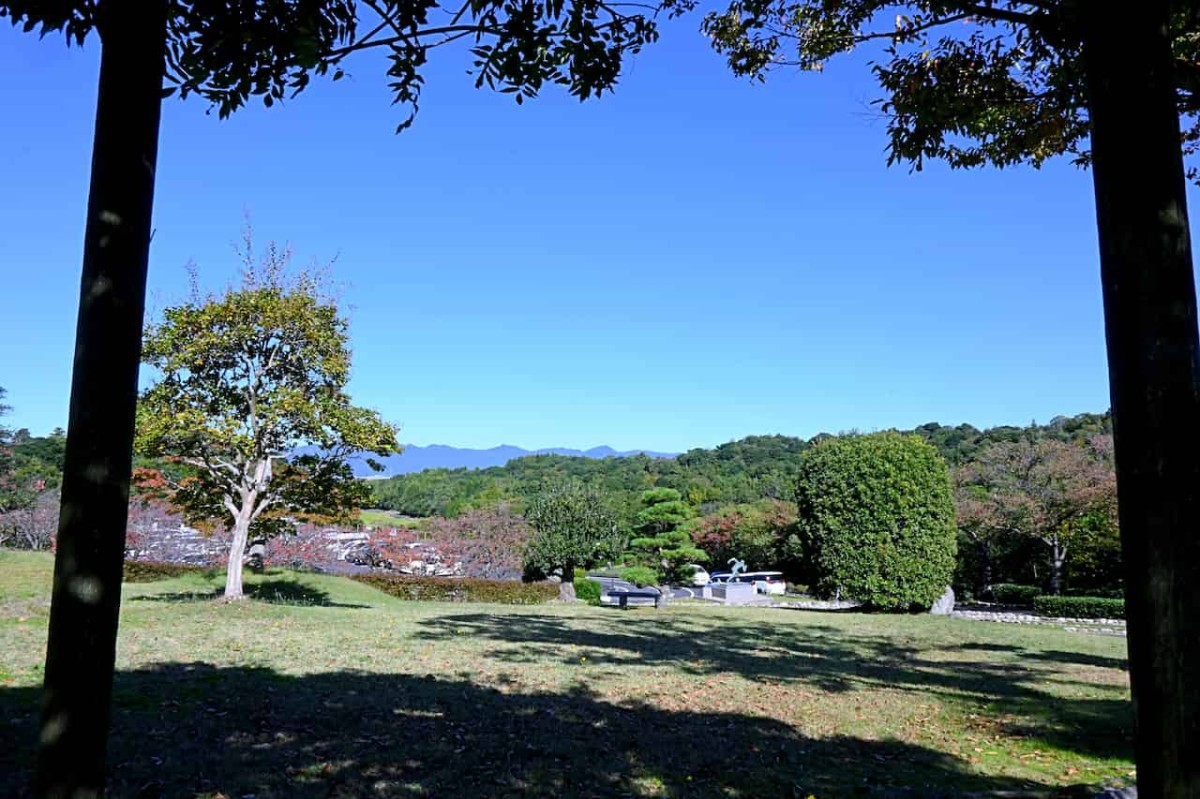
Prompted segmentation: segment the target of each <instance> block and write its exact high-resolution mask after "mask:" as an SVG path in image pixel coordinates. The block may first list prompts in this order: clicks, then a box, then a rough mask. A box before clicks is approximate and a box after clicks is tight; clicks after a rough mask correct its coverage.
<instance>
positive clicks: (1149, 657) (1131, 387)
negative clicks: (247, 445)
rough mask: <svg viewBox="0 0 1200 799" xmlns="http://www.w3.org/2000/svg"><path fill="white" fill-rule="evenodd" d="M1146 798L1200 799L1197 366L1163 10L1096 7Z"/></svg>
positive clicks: (1106, 236)
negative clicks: (1191, 798) (1190, 798)
mask: <svg viewBox="0 0 1200 799" xmlns="http://www.w3.org/2000/svg"><path fill="white" fill-rule="evenodd" d="M1081 8H1085V9H1086V10H1085V11H1084V12H1083V13H1084V15H1085V26H1086V30H1085V42H1084V65H1085V69H1086V75H1087V82H1088V92H1089V110H1090V113H1091V121H1092V153H1093V157H1094V159H1095V160H1094V169H1093V174H1094V180H1095V187H1096V216H1097V223H1098V228H1099V238H1100V264H1101V273H1102V278H1103V284H1104V318H1105V328H1106V333H1107V339H1108V364H1109V382H1110V387H1111V392H1112V408H1113V427H1114V434H1115V442H1116V459H1117V485H1118V487H1119V490H1120V522H1121V545H1122V551H1123V556H1124V560H1125V570H1126V588H1125V591H1126V607H1127V615H1128V619H1129V661H1130V672H1131V678H1132V683H1133V699H1134V712H1135V718H1136V738H1137V742H1136V751H1137V767H1138V768H1137V773H1138V788H1139V794H1140V795H1142V796H1146V797H1154V798H1155V799H1160V797H1165V798H1166V799H1176V797H1178V798H1179V799H1182V798H1183V797H1197V796H1200V757H1197V756H1196V755H1197V753H1198V752H1200V629H1198V628H1200V591H1198V590H1197V589H1196V587H1197V586H1198V585H1200V393H1198V386H1200V379H1198V378H1200V359H1198V357H1197V350H1198V347H1197V330H1196V291H1195V285H1194V278H1193V274H1192V257H1191V245H1190V243H1189V241H1188V222H1187V208H1186V203H1185V185H1184V175H1183V164H1182V159H1181V155H1180V136H1179V117H1178V115H1177V113H1176V109H1175V92H1174V81H1173V80H1172V74H1171V72H1172V65H1171V47H1170V39H1169V34H1168V30H1167V19H1168V4H1167V2H1166V0H1143V2H1138V3H1133V2H1117V1H1116V0H1095V2H1092V3H1088V4H1086V6H1081Z"/></svg>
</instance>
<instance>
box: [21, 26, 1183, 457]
mask: <svg viewBox="0 0 1200 799" xmlns="http://www.w3.org/2000/svg"><path fill="white" fill-rule="evenodd" d="M664 34H665V35H664V36H663V39H662V41H660V42H659V43H658V44H656V45H655V46H653V47H651V48H648V49H647V50H645V51H644V52H643V53H642V54H641V55H640V56H638V57H637V58H636V59H635V60H633V61H632V62H631V64H630V65H629V68H628V70H627V74H626V75H625V77H624V79H623V81H622V84H621V85H620V86H619V87H618V90H617V92H616V93H615V94H613V95H609V96H606V97H605V98H604V99H602V100H600V101H589V102H587V103H585V104H582V105H581V104H580V103H579V102H577V101H575V100H573V99H572V98H570V97H567V96H565V95H564V94H561V93H559V92H558V91H556V90H553V89H551V90H548V91H547V92H546V93H544V95H543V96H542V97H541V98H539V99H538V100H536V101H534V102H532V103H526V104H525V106H523V107H517V106H516V105H515V104H514V103H513V102H512V100H511V98H509V97H501V96H496V95H490V94H488V93H487V92H486V91H476V90H475V89H474V88H473V87H472V85H471V80H470V78H469V77H468V76H466V75H465V74H464V71H465V69H466V66H467V60H466V58H465V57H464V56H463V54H462V53H449V52H447V53H442V54H438V57H435V59H434V61H433V63H432V65H431V68H430V69H429V72H428V85H427V87H426V91H425V95H424V100H423V106H422V111H421V114H420V116H419V117H418V119H417V123H416V125H415V127H414V128H413V129H411V130H410V131H408V132H406V133H404V134H402V135H400V136H396V135H394V133H393V130H394V127H395V124H396V122H398V121H399V120H400V117H401V112H400V109H398V108H395V107H393V106H391V105H390V97H389V95H388V93H387V89H386V79H385V77H384V75H383V73H382V68H381V66H380V64H378V63H376V62H374V61H360V62H353V63H352V64H351V65H350V68H349V71H350V73H351V77H350V78H348V79H347V80H345V81H342V82H340V83H337V84H332V85H330V84H319V85H314V87H313V88H311V89H310V90H309V91H308V92H307V93H305V94H304V95H302V96H301V97H299V98H297V99H296V100H294V101H291V102H289V103H288V104H286V105H285V106H283V107H279V106H276V107H275V108H273V109H269V110H268V109H263V108H261V107H252V108H250V109H247V110H245V111H243V112H240V113H239V114H238V115H236V116H235V117H233V118H231V119H229V120H225V121H219V120H218V119H217V117H216V115H215V113H214V114H212V115H207V114H206V113H205V112H206V107H205V105H204V104H203V102H201V101H195V100H189V101H188V102H186V103H181V102H178V101H176V100H170V101H168V102H167V104H166V106H165V112H164V120H163V129H162V144H161V150H160V164H159V180H158V187H157V204H156V216H155V229H156V232H155V237H154V243H153V248H152V252H151V276H150V284H151V302H150V305H151V312H153V311H154V309H161V308H162V307H163V306H164V305H167V304H170V303H171V302H173V301H176V300H179V299H181V298H182V297H183V296H184V292H185V290H186V272H185V269H184V265H185V264H186V263H187V262H188V261H189V260H193V261H195V262H196V264H197V265H198V266H199V269H200V275H201V279H202V281H203V282H204V283H205V284H207V285H211V286H219V285H223V284H225V283H226V282H228V281H229V280H230V279H231V278H233V277H234V276H235V274H236V269H237V262H236V260H235V258H234V256H233V253H232V248H231V244H232V242H233V241H234V240H235V239H236V238H237V236H238V233H239V228H240V226H241V224H242V219H243V214H244V213H245V212H249V213H250V214H251V215H252V218H253V223H254V228H255V234H256V238H257V239H258V241H259V243H260V244H263V243H265V242H266V241H267V240H269V239H277V240H287V241H289V242H290V243H291V244H292V245H293V246H294V248H295V250H296V253H297V258H298V259H299V260H300V261H302V262H307V261H310V260H313V259H316V260H327V259H330V258H333V257H335V256H336V259H337V261H336V265H335V266H334V269H333V273H332V274H333V278H334V279H335V280H336V281H337V282H338V283H339V284H340V285H341V286H342V289H343V296H344V303H345V305H346V308H347V311H348V313H349V316H350V318H351V324H352V336H353V344H354V352H355V360H354V377H353V381H352V383H351V391H352V394H353V396H354V397H355V399H356V400H357V401H358V402H360V403H361V404H365V405H368V406H371V407H374V408H377V409H379V410H380V411H381V412H382V413H383V414H384V416H385V417H386V418H388V419H390V420H392V421H395V422H397V423H399V424H400V425H401V426H402V433H401V439H402V440H404V441H408V442H412V443H416V444H429V443H444V444H453V445H458V446H492V445H495V444H500V443H511V444H517V445H521V446H526V447H545V446H578V447H587V446H593V445H598V444H609V445H612V446H614V447H617V448H622V449H624V448H649V449H657V450H672V451H679V450H683V449H687V448H689V447H693V446H711V445H714V444H717V443H720V442H723V441H728V440H732V439H735V438H739V437H742V436H745V435H749V434H759V433H785V434H790V435H800V436H810V435H813V434H815V433H818V432H821V431H831V432H833V431H839V430H847V429H852V428H857V429H863V430H870V429H877V428H886V427H892V426H897V427H909V426H912V425H916V424H920V423H923V422H926V421H941V422H946V423H957V422H961V421H969V422H971V423H973V424H976V425H979V426H986V425H994V424H1001V423H1017V424H1020V423H1025V422H1028V421H1030V420H1032V419H1037V420H1042V421H1044V420H1047V419H1049V418H1051V417H1052V416H1055V415H1057V414H1073V413H1077V412H1081V411H1101V410H1104V409H1105V408H1106V407H1107V406H1108V389H1107V377H1106V367H1105V360H1104V338H1103V324H1102V317H1101V301H1100V285H1099V276H1098V267H1097V263H1096V243H1095V228H1094V216H1093V208H1092V195H1091V182H1090V176H1089V175H1088V174H1087V173H1084V172H1080V171H1078V170H1076V169H1074V168H1073V167H1071V166H1070V165H1069V164H1067V163H1065V162H1059V163H1054V164H1051V165H1050V166H1048V167H1046V168H1044V169H1043V170H1041V171H1040V172H1038V171H1034V170H1030V169H1013V170H1006V171H995V170H985V171H976V172H956V173H951V172H949V171H948V170H946V169H945V168H943V167H941V166H937V165H934V166H931V167H930V168H927V169H926V171H924V172H922V173H917V174H910V173H909V172H908V171H907V169H905V168H901V167H893V168H890V169H889V168H888V167H887V166H886V165H885V157H884V146H885V144H886V141H885V125H884V123H883V120H882V119H880V118H879V116H878V114H877V113H876V112H875V111H874V110H873V109H872V108H871V106H870V100H871V99H872V98H874V97H875V96H876V90H875V87H874V85H873V84H872V82H871V80H870V77H869V74H868V72H867V70H866V67H865V65H864V63H863V62H862V61H861V60H857V61H840V62H834V63H833V64H832V65H831V66H830V68H829V69H827V71H826V72H825V73H823V74H820V75H803V74H778V75H776V76H775V77H774V79H773V80H772V81H770V82H769V83H768V84H767V85H766V86H761V85H753V84H750V83H747V82H745V81H741V80H737V79H735V78H733V77H731V76H730V75H729V74H728V73H727V71H726V69H725V66H724V64H723V63H722V62H721V60H720V59H719V58H718V57H717V56H715V55H714V54H712V53H711V52H710V51H709V50H708V49H707V45H706V43H705V41H704V40H703V38H702V37H701V36H700V35H699V34H698V33H696V32H695V30H694V24H693V21H691V20H684V21H682V22H679V23H676V24H673V25H671V26H670V27H669V28H668V29H667V30H666V31H665V32H664ZM97 56H98V52H97V50H96V49H95V48H92V47H88V48H85V49H84V50H68V49H67V48H66V47H65V46H63V44H62V43H61V41H59V40H56V39H47V40H45V41H40V42H39V41H38V40H37V38H36V37H34V36H27V35H22V34H20V33H19V32H17V31H14V30H12V29H9V28H8V27H6V26H5V27H2V28H0V108H4V109H6V114H5V117H6V120H5V124H4V125H3V126H0V190H2V192H3V193H2V195H0V196H2V197H3V215H2V216H0V219H2V221H0V268H2V271H3V284H2V285H3V286H4V290H3V292H2V293H0V386H4V387H6V388H7V389H8V391H9V396H8V403H9V404H10V405H12V406H13V408H14V410H13V413H12V415H11V417H10V418H8V419H7V420H6V421H7V423H8V424H9V425H12V426H19V427H21V426H23V427H28V428H30V429H32V430H33V431H34V432H35V433H44V432H47V431H49V430H50V429H51V428H53V427H55V426H58V425H62V424H65V420H66V405H67V392H68V387H69V375H70V366H71V352H72V346H73V334H74V313H75V304H76V299H77V297H76V292H77V290H78V285H77V281H78V270H79V261H80V254H81V249H82V244H81V242H82V224H83V218H84V207H85V199H86V191H87V174H88V162H89V158H90V143H91V124H92V115H93V111H94V86H95V76H96V68H97ZM1192 204H1193V206H1195V205H1196V198H1195V196H1194V195H1193V197H1192Z"/></svg>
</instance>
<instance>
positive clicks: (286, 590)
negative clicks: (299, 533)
mask: <svg viewBox="0 0 1200 799" xmlns="http://www.w3.org/2000/svg"><path fill="white" fill-rule="evenodd" d="M224 593H225V590H224V589H223V588H213V589H211V590H208V591H180V592H174V593H167V594H146V595H145V596H137V597H133V598H132V601H134V602H212V601H214V600H217V599H220V598H221V596H222V595H223V594H224ZM245 593H246V596H248V597H250V598H251V599H257V600H258V601H259V602H267V603H270V604H273V605H301V606H305V607H308V606H312V607H322V608H368V607H370V605H355V604H348V603H345V602H334V601H333V600H332V599H330V597H329V592H328V591H323V590H321V589H320V588H314V587H312V586H310V585H304V584H303V583H298V582H295V581H294V580H287V579H282V580H263V581H261V582H255V583H246V585H245Z"/></svg>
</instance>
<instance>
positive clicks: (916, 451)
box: [796, 432, 957, 611]
mask: <svg viewBox="0 0 1200 799" xmlns="http://www.w3.org/2000/svg"><path fill="white" fill-rule="evenodd" d="M796 499H797V509H798V511H799V522H798V531H799V536H800V540H801V545H802V550H803V555H804V565H805V570H806V571H807V572H808V575H807V577H808V583H809V586H810V587H811V588H812V589H813V590H814V591H815V592H816V593H817V594H818V595H819V596H832V595H834V594H838V593H840V594H841V596H843V597H845V598H852V599H857V600H860V601H862V602H864V603H865V604H867V605H868V606H870V607H874V608H877V609H881V610H899V611H907V610H910V609H912V608H914V607H929V606H930V605H932V604H933V602H934V601H935V600H936V599H937V598H938V597H940V596H941V595H942V593H943V592H944V591H945V590H946V587H947V586H948V585H950V580H951V577H952V575H953V573H954V555H955V550H956V548H957V531H956V528H955V523H954V501H953V498H952V495H951V491H950V478H949V475H948V473H947V470H946V463H945V461H943V460H942V458H941V456H940V455H938V453H937V450H935V449H934V448H933V447H932V446H930V445H929V444H927V443H925V442H924V441H923V440H922V439H920V438H919V437H917V436H902V435H900V434H899V433H894V432H887V433H873V434H871V435H850V436H841V437H838V438H829V439H825V440H824V441H822V442H820V443H819V444H817V445H816V446H814V447H812V448H810V449H809V450H808V451H807V452H806V453H805V455H804V458H803V459H802V460H801V464H800V473H799V478H798V480H797V485H796Z"/></svg>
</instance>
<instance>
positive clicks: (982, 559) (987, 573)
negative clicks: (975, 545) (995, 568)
mask: <svg viewBox="0 0 1200 799" xmlns="http://www.w3.org/2000/svg"><path fill="white" fill-rule="evenodd" d="M979 583H980V585H979V594H980V596H982V595H983V594H986V593H987V592H988V591H991V590H992V542H991V541H980V542H979Z"/></svg>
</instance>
